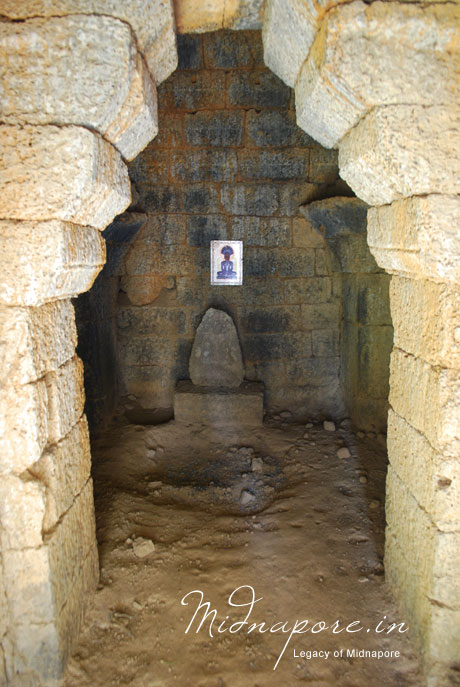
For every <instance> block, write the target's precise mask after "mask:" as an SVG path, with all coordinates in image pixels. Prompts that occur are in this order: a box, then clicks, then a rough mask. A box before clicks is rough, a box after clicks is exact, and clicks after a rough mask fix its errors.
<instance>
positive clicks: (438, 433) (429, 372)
mask: <svg viewBox="0 0 460 687" xmlns="http://www.w3.org/2000/svg"><path fill="white" fill-rule="evenodd" d="M390 366H391V369H390V398H389V400H390V405H391V406H392V407H393V409H394V410H395V412H396V413H398V415H400V416H401V417H403V418H404V419H405V420H407V422H409V424H411V425H412V426H413V427H414V428H415V429H417V430H418V431H419V432H421V433H422V434H424V435H425V437H426V438H427V440H428V441H429V442H430V444H431V445H432V446H433V448H434V449H435V450H437V451H438V452H440V453H442V454H444V455H445V456H446V457H449V456H450V457H453V456H456V455H458V451H459V450H460V439H459V437H460V418H459V414H458V405H459V403H460V373H459V371H458V370H452V369H449V368H441V367H438V366H431V365H429V364H428V363H425V362H424V361H423V360H421V359H420V358H415V357H414V356H412V355H409V354H407V353H404V351H401V350H399V349H394V351H393V353H392V355H391V363H390Z"/></svg>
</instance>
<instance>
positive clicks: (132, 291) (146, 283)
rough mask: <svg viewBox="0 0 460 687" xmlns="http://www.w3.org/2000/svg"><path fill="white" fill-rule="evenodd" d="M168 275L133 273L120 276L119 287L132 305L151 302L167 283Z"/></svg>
mask: <svg viewBox="0 0 460 687" xmlns="http://www.w3.org/2000/svg"><path fill="white" fill-rule="evenodd" d="M169 280H170V277H168V276H167V275H163V274H133V275H130V276H125V277H122V278H121V282H120V284H121V288H122V289H123V291H125V293H126V295H127V297H128V298H129V301H130V303H132V304H133V305H147V304H148V303H153V302H154V301H155V300H156V299H157V298H158V297H159V296H160V294H161V293H162V291H163V289H166V288H167V287H168V285H169V283H170V282H169Z"/></svg>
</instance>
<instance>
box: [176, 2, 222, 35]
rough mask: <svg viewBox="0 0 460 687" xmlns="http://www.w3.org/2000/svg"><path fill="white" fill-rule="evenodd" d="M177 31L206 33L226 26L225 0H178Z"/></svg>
mask: <svg viewBox="0 0 460 687" xmlns="http://www.w3.org/2000/svg"><path fill="white" fill-rule="evenodd" d="M175 10H176V29H177V33H195V32H197V33H205V32H207V31H218V30H219V29H222V28H223V27H224V12H225V0H205V1H204V2H203V1H202V0H201V1H200V0H177V2H176V3H175Z"/></svg>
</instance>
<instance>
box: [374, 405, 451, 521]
mask: <svg viewBox="0 0 460 687" xmlns="http://www.w3.org/2000/svg"><path fill="white" fill-rule="evenodd" d="M387 444H388V454H389V457H390V464H391V467H392V469H393V471H395V472H396V474H397V475H398V477H399V479H400V480H401V481H402V482H404V484H405V485H406V486H407V487H408V489H409V490H410V492H411V493H412V494H413V495H414V498H415V499H416V500H417V502H418V503H419V504H420V506H421V507H422V508H423V510H424V511H425V512H426V513H428V514H429V516H430V518H431V520H432V521H433V523H434V525H435V526H436V527H437V528H438V529H439V530H441V531H444V532H449V531H454V532H455V531H457V532H458V531H460V524H459V518H460V511H459V503H460V465H459V463H458V460H457V459H456V458H451V459H449V458H446V457H445V456H443V455H442V454H440V453H437V452H436V451H435V450H434V449H433V448H432V447H431V446H430V444H429V442H428V441H427V440H426V438H425V437H424V436H423V434H421V433H420V432H418V431H417V430H416V429H414V428H413V427H412V426H411V425H410V424H409V423H408V422H406V420H404V419H403V418H402V417H400V416H399V415H397V414H396V413H395V412H394V411H393V410H392V409H391V408H390V411H389V414H388V438H387Z"/></svg>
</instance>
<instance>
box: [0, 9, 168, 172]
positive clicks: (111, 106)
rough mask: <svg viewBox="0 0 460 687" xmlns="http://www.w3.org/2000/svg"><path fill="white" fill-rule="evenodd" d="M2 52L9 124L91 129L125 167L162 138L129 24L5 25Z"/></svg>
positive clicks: (4, 115) (0, 85)
mask: <svg viewBox="0 0 460 687" xmlns="http://www.w3.org/2000/svg"><path fill="white" fill-rule="evenodd" d="M108 35H110V41H107V40H106V37H107V36H108ZM0 52H1V53H2V54H4V55H5V59H4V60H3V61H2V62H1V63H0V64H1V65H3V66H2V67H0V90H1V92H2V94H3V97H2V100H1V104H0V116H1V119H2V121H3V122H5V123H7V124H18V123H28V124H58V125H68V124H76V125H79V126H85V127H88V128H91V129H94V130H95V131H98V132H99V133H100V134H102V135H104V136H105V138H106V139H107V140H109V141H110V142H111V143H113V145H114V146H115V147H116V148H117V149H118V150H119V151H120V153H121V154H122V155H123V157H124V158H126V159H132V158H133V157H135V155H136V154H137V153H138V152H140V150H142V148H144V147H145V146H146V145H147V143H148V142H149V141H150V140H151V139H152V138H153V137H154V136H156V134H157V133H158V126H157V103H156V89H155V85H154V84H153V82H152V81H151V77H150V74H149V72H148V70H147V68H146V66H145V63H144V61H143V60H142V58H141V57H140V55H139V54H138V52H137V46H136V43H135V40H134V38H133V36H132V33H131V30H130V27H129V26H128V25H127V24H125V23H124V22H121V21H119V20H118V19H112V18H111V17H102V16H84V15H78V16H70V17H52V18H49V19H30V20H29V21H26V22H21V23H15V24H10V23H6V24H5V23H3V24H1V25H0ZM50 65H52V67H51V69H52V71H51V74H50ZM70 74H71V75H72V78H69V75H70Z"/></svg>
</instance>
